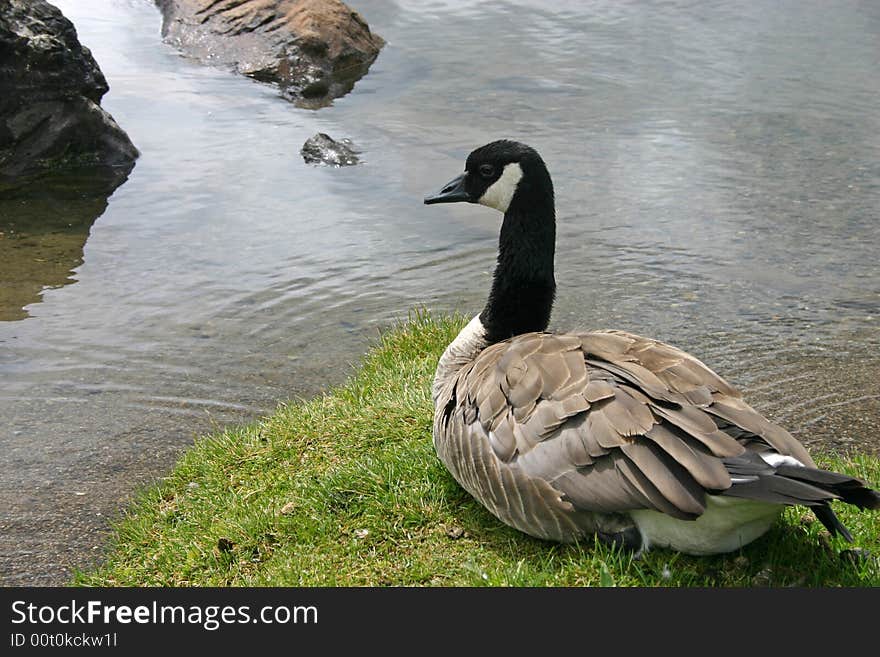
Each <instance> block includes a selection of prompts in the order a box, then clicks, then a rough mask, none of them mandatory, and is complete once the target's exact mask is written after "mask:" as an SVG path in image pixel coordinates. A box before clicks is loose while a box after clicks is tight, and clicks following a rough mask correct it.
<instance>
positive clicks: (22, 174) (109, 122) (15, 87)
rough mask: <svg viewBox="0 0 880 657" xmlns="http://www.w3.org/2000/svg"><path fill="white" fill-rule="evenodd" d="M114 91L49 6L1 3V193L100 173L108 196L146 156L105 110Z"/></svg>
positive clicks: (26, 0) (33, 1)
mask: <svg viewBox="0 0 880 657" xmlns="http://www.w3.org/2000/svg"><path fill="white" fill-rule="evenodd" d="M108 89H109V87H108V86H107V81H106V80H105V79H104V75H103V74H102V73H101V70H100V69H99V68H98V64H97V63H96V62H95V59H94V57H92V53H91V52H90V51H89V49H88V48H85V47H84V46H82V45H81V44H80V42H79V40H78V39H77V35H76V30H75V29H74V27H73V24H72V23H71V22H70V21H69V20H68V19H67V18H65V17H64V16H63V15H62V13H61V11H59V10H58V9H57V8H56V7H54V6H52V5H50V4H49V3H48V2H44V0H3V2H0V193H2V192H3V191H5V190H8V189H10V188H15V187H17V186H19V185H20V184H28V183H29V181H32V180H33V178H34V177H38V176H41V175H43V174H45V173H57V172H59V171H65V170H73V169H81V168H83V167H86V168H93V167H99V168H100V169H101V172H100V173H102V174H106V178H107V179H108V188H112V187H115V186H116V185H118V184H119V183H120V182H121V181H123V180H124V179H125V177H126V176H127V175H128V173H129V172H130V171H131V168H132V166H134V161H135V159H136V158H137V157H138V155H139V153H138V150H137V148H135V146H134V144H132V143H131V140H130V139H129V138H128V135H126V134H125V132H124V131H123V130H122V129H121V128H120V127H119V125H118V124H117V123H116V121H114V120H113V117H112V116H110V115H109V114H108V113H107V112H106V111H104V110H103V109H102V108H101V106H100V102H101V97H102V96H103V95H104V94H105V93H107V91H108Z"/></svg>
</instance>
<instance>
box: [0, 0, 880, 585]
mask: <svg viewBox="0 0 880 657" xmlns="http://www.w3.org/2000/svg"><path fill="white" fill-rule="evenodd" d="M56 4H57V5H58V6H59V7H61V9H62V10H63V11H64V12H65V14H66V15H67V16H68V17H70V18H71V19H72V20H73V21H74V23H75V24H76V26H77V29H78V32H79V35H80V39H81V40H82V42H83V43H84V44H85V45H87V46H88V47H89V48H91V49H92V51H93V53H94V55H95V57H96V59H97V61H98V63H99V64H100V66H101V68H102V70H103V71H104V73H105V75H106V77H107V79H108V81H109V83H110V87H111V90H110V92H109V93H108V94H107V96H106V97H105V98H104V102H103V105H104V107H105V108H107V109H108V111H110V112H111V114H113V116H114V117H115V118H116V120H117V121H118V122H119V123H120V125H122V126H123V128H124V129H125V130H126V131H127V132H128V133H129V135H130V136H131V138H132V140H133V141H134V143H135V144H136V145H137V146H138V148H139V149H140V150H141V151H142V153H143V155H142V157H141V158H140V160H139V161H138V163H137V165H136V167H135V169H134V171H133V172H132V174H131V176H130V178H129V180H128V181H127V182H126V183H125V184H124V185H123V186H121V187H120V188H118V189H117V190H116V192H115V193H114V194H113V195H112V197H111V198H110V199H109V202H108V203H107V207H106V210H104V211H103V212H102V208H101V207H100V205H101V204H100V203H98V205H97V207H96V208H93V209H88V208H87V209H85V210H84V211H83V212H81V213H80V214H83V215H84V216H85V217H86V218H85V219H84V220H81V219H77V222H78V223H77V225H76V226H73V227H67V228H66V229H64V230H60V229H59V230H44V231H42V233H41V231H39V230H33V228H31V230H32V232H33V234H25V235H24V238H23V239H19V240H18V241H16V242H15V243H14V244H13V246H12V247H10V246H9V245H10V244H11V241H10V240H11V237H9V236H7V239H6V242H5V244H4V241H3V240H2V239H0V249H5V250H2V254H3V264H2V265H0V267H6V268H7V269H8V271H9V272H12V277H13V278H14V279H15V280H16V281H17V283H16V286H15V287H14V293H11V292H7V293H5V294H0V304H2V305H0V316H2V318H3V319H4V320H6V321H0V441H2V445H3V446H4V449H3V452H2V460H0V463H2V466H0V509H2V511H0V528H2V535H0V577H2V578H3V580H2V581H3V582H5V583H9V584H21V583H24V584H38V583H43V584H45V583H63V582H64V581H66V578H67V576H68V573H69V568H70V567H73V566H83V565H86V564H88V563H91V562H93V561H94V559H95V558H97V557H98V556H99V555H100V547H101V545H102V540H103V535H102V532H103V530H104V529H105V527H106V518H107V517H108V516H111V517H112V515H113V514H115V513H117V512H118V510H119V509H120V508H122V506H123V504H124V502H125V500H126V499H128V497H129V495H130V494H131V493H132V491H133V490H136V489H137V488H138V487H139V486H141V485H143V484H145V483H148V482H151V481H154V480H155V479H156V478H157V477H160V476H161V475H162V473H163V472H164V471H166V469H167V468H169V467H170V466H171V465H172V464H173V462H174V459H175V458H176V456H177V455H179V453H180V450H181V449H183V448H184V447H185V446H186V445H188V444H190V443H191V441H192V439H193V437H194V436H195V435H197V434H199V433H201V432H203V431H206V430H209V429H211V428H212V427H217V426H225V425H228V424H231V423H238V422H243V421H247V420H250V419H252V418H254V417H257V416H259V415H260V414H262V413H265V412H268V411H271V409H272V408H273V407H274V406H275V405H276V404H277V403H278V402H279V401H282V400H285V399H289V398H295V397H298V396H308V395H311V394H314V393H315V392H316V391H318V390H320V389H322V388H326V387H327V386H329V385H332V384H334V383H338V382H340V381H341V380H343V379H344V377H345V375H346V374H347V373H348V372H349V371H351V364H352V363H356V362H357V361H358V359H359V358H360V356H361V355H362V353H363V352H364V350H365V349H366V348H367V346H368V345H369V344H370V343H371V341H372V340H373V339H374V338H375V336H376V334H377V331H378V330H379V329H381V328H382V327H385V326H387V325H389V324H390V323H392V322H393V321H395V320H397V319H401V318H405V317H406V316H407V312H408V310H409V309H410V308H412V307H414V306H418V305H426V306H428V307H431V308H433V309H436V310H438V311H449V310H453V309H459V310H461V311H463V312H465V313H468V314H471V313H476V312H477V311H479V309H480V308H481V305H482V303H483V301H484V298H485V294H486V292H487V289H488V284H489V280H490V272H491V269H492V266H493V259H494V254H495V251H494V249H495V240H496V238H497V230H498V227H499V219H500V217H499V216H498V215H497V214H495V213H494V212H492V211H490V210H487V209H485V208H479V207H474V206H443V207H439V208H438V207H430V208H426V207H424V206H423V205H422V204H421V199H422V197H423V196H424V195H425V194H427V193H429V192H433V191H435V189H436V188H438V187H439V186H440V185H441V184H443V183H445V182H446V181H447V180H448V179H450V178H451V177H453V176H454V175H455V174H457V173H458V172H459V171H460V170H461V168H462V164H463V161H464V158H465V156H466V155H467V153H468V152H469V151H470V150H471V149H472V148H473V147H475V146H478V145H480V144H482V143H485V142H486V141H489V140H491V139H495V138H499V137H511V138H516V139H520V140H522V141H525V142H527V143H529V144H531V145H533V146H535V147H536V148H537V149H538V150H539V151H540V152H541V153H542V154H543V155H544V156H545V159H546V161H547V163H548V165H549V167H550V169H551V173H552V174H553V176H554V181H555V184H556V196H557V209H558V213H559V238H558V250H557V280H558V283H559V291H558V295H557V299H558V302H557V307H556V310H555V313H554V319H553V326H554V327H557V328H574V327H593V328H598V327H617V328H624V329H628V330H631V331H635V332H640V333H643V334H648V335H651V336H654V337H658V338H661V339H665V340H669V341H671V342H673V343H675V344H677V345H679V346H681V347H684V348H686V349H688V350H690V351H692V352H693V353H695V354H697V355H699V356H700V357H702V358H703V359H704V360H705V361H706V362H707V363H709V364H710V365H711V366H713V367H715V368H716V369H718V370H719V371H721V372H722V373H723V374H724V375H726V376H727V377H728V378H729V379H730V380H731V381H733V382H735V383H737V384H739V385H740V386H741V387H743V388H744V389H745V390H746V391H747V392H748V393H749V399H750V400H751V401H752V402H753V403H754V404H755V405H756V406H757V407H758V408H759V409H761V410H763V411H765V412H766V413H767V414H768V415H769V416H770V417H772V418H773V419H776V420H778V421H781V422H784V423H785V424H786V426H788V427H789V428H790V429H791V430H793V431H794V432H795V433H796V435H798V437H800V438H801V439H803V440H804V441H805V442H806V443H807V444H809V445H810V446H819V445H821V446H825V447H828V448H834V449H840V450H846V449H849V448H858V449H862V450H866V451H871V452H874V453H880V440H878V438H877V436H878V435H880V433H878V430H880V383H878V381H880V351H878V346H880V335H878V330H877V323H878V321H880V265H878V258H877V249H878V246H880V227H878V207H880V203H878V201H880V157H878V156H880V106H878V104H877V102H876V99H877V97H878V96H880V74H878V73H877V71H878V67H877V62H878V61H880V40H878V38H877V35H878V33H880V6H878V5H876V4H875V3H863V2H849V3H847V2H839V3H833V6H832V4H831V3H824V2H819V1H818V0H817V1H815V2H753V3H741V4H740V5H738V6H734V5H732V4H731V3H722V2H717V3H716V2H701V3H687V2H652V3H646V2H631V3H622V2H618V1H613V2H612V1H609V2H604V3H603V2H591V3H580V2H555V3H540V2H503V3H502V2H486V3H479V4H477V3H467V2H406V3H400V4H399V5H398V4H394V3H391V2H387V1H379V0H357V1H356V2H355V1H353V2H352V5H353V6H354V7H355V8H356V9H358V10H359V11H360V12H361V13H362V14H363V15H364V16H365V17H366V19H367V20H368V22H369V23H370V26H371V28H372V29H373V30H375V31H376V32H378V33H379V34H380V35H382V36H383V37H384V38H385V39H386V40H387V41H388V44H387V45H386V47H385V48H384V49H383V51H382V53H381V54H380V56H379V58H378V60H377V61H376V62H375V63H374V65H373V66H372V68H371V70H370V73H369V75H368V76H367V77H365V78H364V79H362V80H361V81H360V82H358V84H357V85H356V86H355V89H354V91H353V93H351V94H349V95H348V96H346V97H344V98H342V99H339V100H337V101H336V102H335V103H334V104H333V106H332V107H329V108H325V109H322V110H320V111H317V112H311V111H308V110H303V109H298V108H296V107H294V106H292V105H290V104H288V103H286V102H284V101H282V100H281V99H279V98H278V95H277V92H276V91H275V90H274V89H273V88H272V87H270V86H267V85H262V84H258V83H255V82H252V81H250V80H247V79H242V78H237V77H235V76H232V75H230V74H228V73H226V72H224V71H219V70H213V69H210V68H206V67H203V66H200V65H198V64H195V63H193V62H190V61H188V60H187V59H185V58H182V57H181V56H180V55H178V54H177V53H176V52H174V51H173V50H172V49H171V48H169V47H167V46H165V45H163V44H162V43H161V41H160V37H159V28H160V23H161V20H160V16H159V13H158V11H157V10H156V9H155V8H154V6H153V4H152V3H151V2H149V1H148V0H58V1H57V2H56ZM319 131H321V132H326V133H328V134H330V135H331V136H333V137H334V138H337V139H338V138H343V137H349V138H351V139H352V140H353V141H354V142H355V144H356V145H357V146H358V147H359V148H360V149H361V150H362V151H363V154H362V163H361V164H359V165H358V166H355V167H347V168H340V169H333V168H325V167H314V166H310V165H306V164H304V163H303V161H302V159H301V157H300V155H299V149H300V147H301V146H302V144H303V143H304V142H305V140H306V139H307V138H308V137H310V136H311V135H313V134H314V133H316V132H319ZM35 203H36V202H31V203H30V204H19V205H18V206H11V205H9V204H8V203H7V204H5V205H2V206H0V212H3V211H5V212H7V213H14V214H15V216H16V217H17V218H18V219H19V220H20V221H21V222H24V224H25V225H29V226H31V227H32V226H33V225H38V224H39V221H40V218H41V217H42V216H43V215H44V214H45V215H46V216H47V217H50V219H51V221H56V220H57V219H58V216H59V214H58V213H59V210H58V208H57V207H47V206H46V205H45V204H44V205H43V206H38V205H36V204H35ZM50 205H51V204H50ZM62 207H63V208H67V211H69V212H71V214H73V212H74V209H73V208H72V207H71V206H69V205H67V206H62ZM90 214H93V215H94V216H89V215H90ZM77 216H80V215H77ZM25 232H26V231H25ZM13 247H14V248H13ZM15 277H17V278H15ZM4 278H9V276H8V275H7V272H4ZM44 286H46V287H45V289H42V288H43V287H44ZM10 289H12V288H10ZM41 289H42V292H40V290H41Z"/></svg>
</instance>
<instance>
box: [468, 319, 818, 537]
mask: <svg viewBox="0 0 880 657" xmlns="http://www.w3.org/2000/svg"><path fill="white" fill-rule="evenodd" d="M455 392H456V406H457V413H459V414H460V415H459V417H461V418H462V419H463V420H465V421H469V422H473V423H475V424H474V425H472V426H474V427H476V425H479V426H480V427H481V428H480V430H479V431H474V432H472V436H476V435H477V434H479V435H480V436H484V438H482V440H484V441H485V442H486V443H487V445H486V447H487V449H485V450H484V451H483V452H480V454H481V457H480V458H481V461H480V463H479V465H480V468H481V470H482V471H483V472H485V473H487V475H486V476H489V477H490V478H492V479H493V481H495V483H494V484H492V486H494V488H493V491H495V492H494V493H493V495H494V497H493V500H492V505H493V506H494V507H496V508H497V507H498V506H499V505H500V504H502V503H503V500H506V501H507V502H506V503H508V504H512V505H514V506H515V511H511V513H514V515H518V516H522V517H527V518H529V519H530V520H529V522H530V523H535V522H540V521H539V520H536V519H535V518H536V517H537V516H538V515H539V511H540V508H543V507H542V506H541V505H540V504H539V505H538V506H535V503H534V502H533V501H531V500H528V499H523V497H522V496H523V495H524V494H526V492H525V491H522V490H518V491H516V490H510V487H511V486H513V485H514V482H516V481H520V482H521V481H525V480H526V479H530V480H533V481H541V482H543V483H542V484H541V485H542V486H543V485H544V484H546V485H547V486H549V487H550V488H549V489H548V490H555V491H557V493H558V494H559V496H560V500H562V501H565V500H567V501H569V502H571V504H573V505H574V508H575V509H576V510H577V509H581V510H588V511H603V512H614V511H625V510H630V509H639V508H649V509H656V510H658V511H662V512H664V513H668V514H670V515H672V516H674V517H677V518H694V517H697V516H698V515H700V514H701V513H702V512H703V510H704V509H705V494H706V492H707V491H708V492H718V491H723V490H726V489H728V488H729V487H730V486H731V480H730V475H729V474H728V472H727V470H726V469H725V467H724V465H723V464H722V458H726V457H732V456H738V455H740V454H742V453H743V451H744V449H745V448H744V445H743V443H744V442H750V443H753V442H754V441H763V442H764V443H766V444H767V446H768V447H772V448H773V449H776V450H778V451H779V452H780V453H782V454H787V455H792V456H794V457H795V458H798V459H799V460H801V461H802V462H804V463H805V464H807V465H812V460H810V459H809V456H808V455H807V453H806V450H805V449H804V448H803V447H802V446H801V445H800V444H799V443H798V442H797V441H796V440H794V438H793V437H791V435H790V434H788V433H787V432H786V431H785V430H784V429H782V428H781V427H778V426H776V425H774V424H772V423H771V422H769V421H768V420H766V419H765V418H763V417H762V416H761V415H760V414H758V413H757V412H756V411H754V409H752V408H751V407H750V406H748V405H747V404H746V403H745V402H744V401H743V400H742V398H741V396H740V393H739V392H738V391H737V390H736V388H734V387H733V386H731V385H730V384H728V383H727V382H726V381H724V380H723V379H722V378H721V377H719V376H718V375H717V374H715V372H713V371H712V370H710V369H709V368H708V367H706V366H705V365H704V364H703V363H701V362H700V361H699V360H697V359H696V358H694V357H693V356H690V355H689V354H687V353H685V352H683V351H681V350H679V349H677V348H675V347H672V346H670V345H666V344H664V343H661V342H657V341H655V340H649V339H646V338H642V337H639V336H637V335H633V334H629V333H623V332H619V331H613V332H596V333H584V334H578V335H563V336H559V335H551V334H543V333H528V334H524V335H520V336H517V337H516V338H513V339H512V340H509V341H506V342H502V343H498V344H496V345H493V346H492V347H489V348H487V349H485V350H484V351H483V352H481V353H480V355H479V356H478V357H477V358H476V359H475V361H474V363H473V364H472V366H470V367H467V368H464V369H463V370H461V371H460V372H459V375H458V380H457V381H456V384H455ZM719 426H720V427H731V426H733V427H736V428H737V430H736V431H731V432H730V433H726V432H725V431H723V430H721V429H719ZM734 436H735V437H734ZM738 439H739V440H738ZM740 440H742V442H740ZM459 441H461V442H462V443H463V442H464V438H459ZM468 449H469V450H470V451H471V452H473V451H474V449H475V448H474V447H473V446H472V445H470V446H469V447H468ZM490 457H491V458H494V459H496V460H495V461H494V462H493V463H492V465H491V467H490V466H489V465H487V461H486V459H489V458H490ZM459 465H460V467H462V468H467V471H466V477H468V478H471V479H473V478H479V472H476V471H472V470H473V468H474V467H475V465H474V464H471V465H469V466H465V465H464V464H459ZM493 473H495V474H493ZM463 476H465V475H463ZM518 477H519V478H518ZM523 477H525V479H523ZM487 486H488V484H487ZM492 486H490V488H491V487H492ZM542 490H543V492H542V495H543V496H544V498H546V497H547V495H548V493H547V490H544V489H542ZM544 498H542V499H544ZM544 503H545V502H542V503H541V504H544ZM554 508H556V507H554ZM554 513H556V512H554ZM557 515H558V514H557ZM557 515H554V516H553V520H552V522H553V523H559V522H560V520H559V518H558V517H557ZM549 522H551V521H550V520H548V523H549ZM541 531H542V532H543V533H544V534H547V535H553V532H554V531H555V529H554V528H553V527H550V526H548V527H544V528H543V529H542V530H541Z"/></svg>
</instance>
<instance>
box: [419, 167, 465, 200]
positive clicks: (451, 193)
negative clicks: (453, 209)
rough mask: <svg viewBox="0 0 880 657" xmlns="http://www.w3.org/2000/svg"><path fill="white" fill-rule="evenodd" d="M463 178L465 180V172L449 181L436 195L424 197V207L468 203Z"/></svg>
mask: <svg viewBox="0 0 880 657" xmlns="http://www.w3.org/2000/svg"><path fill="white" fill-rule="evenodd" d="M465 178H467V172H465V173H463V174H461V175H460V176H458V177H457V178H455V179H453V180H450V181H449V182H448V183H446V184H445V185H443V189H441V190H440V191H439V192H437V193H436V194H434V195H432V196H426V197H425V205H431V204H432V203H458V202H459V201H470V200H471V197H470V195H469V194H468V193H467V190H466V189H465V186H464V181H465Z"/></svg>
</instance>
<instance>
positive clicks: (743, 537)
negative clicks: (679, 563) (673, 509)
mask: <svg viewBox="0 0 880 657" xmlns="http://www.w3.org/2000/svg"><path fill="white" fill-rule="evenodd" d="M783 508H784V507H783V506H782V505H780V504H769V503H767V502H756V501H754V500H744V499H741V498H737V497H723V496H716V495H710V496H707V500H706V511H705V513H703V515H701V516H700V517H699V518H697V519H696V520H678V519H677V518H672V517H670V516H667V515H666V514H664V513H660V512H659V511H648V510H640V511H631V512H630V515H631V516H632V518H633V520H634V521H635V523H636V526H637V527H638V528H639V531H640V532H641V534H642V549H644V550H647V549H648V548H650V547H652V546H656V547H668V548H672V549H673V550H678V551H679V552H684V553H685V554H700V555H704V554H718V553H721V552H732V551H734V550H738V549H739V548H741V547H742V546H744V545H746V544H747V543H751V542H752V541H754V540H755V539H756V538H758V537H759V536H761V535H762V534H764V532H766V531H767V530H768V529H770V525H772V524H773V521H774V520H776V518H777V517H778V516H779V514H780V512H781V511H782V509H783Z"/></svg>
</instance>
